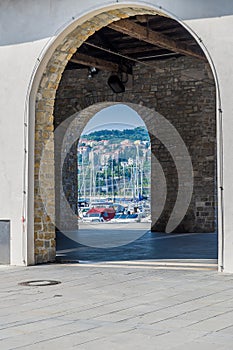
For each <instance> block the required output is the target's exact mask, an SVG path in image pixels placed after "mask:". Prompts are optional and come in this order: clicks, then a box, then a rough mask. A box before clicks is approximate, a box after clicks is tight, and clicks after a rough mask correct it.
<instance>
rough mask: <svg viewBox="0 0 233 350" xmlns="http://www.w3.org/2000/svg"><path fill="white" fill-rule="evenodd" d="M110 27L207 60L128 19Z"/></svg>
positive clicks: (153, 43)
mask: <svg viewBox="0 0 233 350" xmlns="http://www.w3.org/2000/svg"><path fill="white" fill-rule="evenodd" d="M108 27H109V28H111V29H113V30H115V31H117V32H120V33H123V34H126V35H128V36H130V37H132V38H136V39H138V40H142V41H145V42H147V43H149V44H152V45H156V46H159V47H162V48H164V49H167V50H169V51H173V52H176V53H179V54H182V55H186V56H192V57H196V58H199V59H201V60H205V57H204V56H203V55H201V54H200V53H198V52H197V51H196V50H195V49H191V48H188V47H187V45H185V44H183V43H179V41H176V40H173V39H171V38H169V37H168V36H167V35H164V34H162V33H159V32H156V31H154V30H151V29H149V28H146V27H143V26H142V25H139V24H136V23H134V22H133V21H130V20H128V19H123V20H120V21H116V22H113V23H111V24H109V25H108Z"/></svg>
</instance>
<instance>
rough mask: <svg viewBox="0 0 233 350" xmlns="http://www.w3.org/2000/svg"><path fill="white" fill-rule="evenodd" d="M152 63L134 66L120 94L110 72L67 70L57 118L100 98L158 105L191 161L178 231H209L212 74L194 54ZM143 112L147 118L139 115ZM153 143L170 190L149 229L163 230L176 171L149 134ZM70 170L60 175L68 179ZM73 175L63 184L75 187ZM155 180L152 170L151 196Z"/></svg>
mask: <svg viewBox="0 0 233 350" xmlns="http://www.w3.org/2000/svg"><path fill="white" fill-rule="evenodd" d="M152 65H154V67H155V69H153V68H152V69H149V68H147V67H145V66H141V65H137V66H136V67H134V69H133V77H132V81H130V83H129V84H128V86H127V89H126V92H125V93H123V94H114V93H112V91H111V90H110V89H109V87H108V85H107V79H108V76H109V73H103V72H99V74H98V75H96V76H95V77H94V78H93V79H91V80H89V79H87V74H88V73H87V70H86V69H84V70H70V71H65V72H64V74H63V77H62V80H61V83H60V86H59V89H58V91H57V95H56V104H55V124H56V125H59V123H61V122H62V121H63V120H65V119H66V118H67V117H69V116H70V115H72V114H73V113H74V112H75V111H77V110H80V109H83V108H85V107H87V106H88V105H93V104H95V103H98V102H100V101H118V102H122V103H127V102H132V103H137V104H138V105H143V106H146V107H149V108H151V109H153V110H156V111H158V112H159V113H160V114H162V115H163V116H165V117H166V118H167V119H168V120H169V121H170V122H171V123H172V124H173V125H174V126H175V127H176V129H177V130H178V132H179V133H180V135H181V136H182V138H183V140H184V141H185V143H186V145H187V147H188V150H189V152H190V155H191V158H192V162H193V169H194V193H193V198H192V202H191V205H190V208H189V210H188V212H187V215H186V217H185V218H184V220H183V221H182V222H181V224H180V225H179V226H178V227H177V229H176V231H178V232H212V231H214V229H215V158H216V156H215V152H216V151H215V87H214V82H213V79H212V76H211V74H210V72H209V68H208V65H207V64H205V63H203V62H200V61H198V60H196V59H193V58H187V57H183V58H177V59H170V60H166V63H165V62H156V63H153V64H152ZM156 67H157V68H159V69H156ZM141 117H142V119H145V117H144V116H143V115H141ZM80 123H81V121H80ZM82 123H83V121H82ZM149 131H150V130H149ZM151 143H152V153H154V154H155V155H156V157H157V159H158V160H159V162H160V164H161V165H162V167H163V170H164V173H165V175H166V180H167V190H168V196H167V201H166V205H165V208H164V211H163V213H162V215H161V217H160V219H159V221H158V222H157V223H156V225H154V227H153V229H154V230H159V231H164V229H165V226H166V223H167V221H168V218H169V215H170V213H171V211H172V209H173V206H174V203H175V200H176V195H177V188H178V182H177V172H176V167H175V164H174V162H173V160H172V158H171V156H170V154H169V153H168V151H167V150H166V149H165V148H164V146H163V145H161V144H160V142H159V141H158V140H156V139H155V138H154V137H153V135H151ZM70 162H71V163H72V161H71V157H70ZM73 164H75V160H74V161H73ZM68 173H69V172H68V171H67V173H66V176H64V178H66V181H67V179H68V178H69V175H68ZM73 174H75V173H73ZM76 181H77V180H76V178H75V179H74V176H72V173H70V181H69V180H68V181H67V182H66V183H67V186H68V187H69V188H71V187H72V184H73V186H74V187H75V186H76V187H77V183H76ZM155 181H156V172H153V173H152V196H153V193H154V189H153V184H154V183H155ZM72 193H73V195H74V196H73V198H71V197H69V200H70V203H71V204H72V203H73V204H74V203H75V202H76V201H77V197H76V193H75V191H73V192H72ZM154 195H155V194H154Z"/></svg>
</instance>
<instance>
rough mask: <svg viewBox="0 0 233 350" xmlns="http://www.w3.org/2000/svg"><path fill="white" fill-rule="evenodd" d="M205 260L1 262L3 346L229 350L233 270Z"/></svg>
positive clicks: (8, 348) (0, 333)
mask: <svg viewBox="0 0 233 350" xmlns="http://www.w3.org/2000/svg"><path fill="white" fill-rule="evenodd" d="M180 263H181V262H180ZM183 263H185V261H183ZM209 263H210V262H209ZM191 265H192V266H191ZM207 265H208V264H206V268H204V267H203V266H204V263H203V262H202V268H199V267H198V266H195V264H194V265H193V264H190V262H189V268H188V269H183V266H182V264H177V266H176V267H177V268H176V269H173V268H172V267H174V264H172V266H170V267H169V266H167V267H166V268H163V269H160V268H159V267H160V266H158V264H153V262H150V263H148V262H145V264H143V262H142V261H141V263H140V264H138V263H135V264H127V263H126V264H122V265H121V264H119V263H117V264H116V265H114V264H111V263H109V264H108V263H106V262H103V263H88V264H47V265H38V266H31V267H9V266H0V349H1V350H15V349H21V350H24V349H25V350H43V349H46V350H53V349H56V350H57V349H59V350H63V349H64V350H69V349H79V350H92V349H93V350H94V349H95V350H98V349H101V350H105V349H106V350H107V349H108V350H109V349H110V350H121V349H122V350H123V349H124V350H131V349H134V350H135V349H139V350H141V349H143V348H146V349H147V350H150V349H152V350H178V349H179V350H183V349H189V350H202V349H203V350H208V349H211V350H213V349H218V350H230V349H231V348H232V344H233V276H232V275H228V274H222V273H218V272H217V271H216V270H214V269H211V270H210V269H209V267H208V266H207ZM36 280H57V281H59V282H61V283H60V284H57V285H49V286H41V285H39V286H35V285H33V286H24V285H20V284H19V283H20V282H24V281H36Z"/></svg>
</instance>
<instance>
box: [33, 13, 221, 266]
mask: <svg viewBox="0 0 233 350" xmlns="http://www.w3.org/2000/svg"><path fill="white" fill-rule="evenodd" d="M149 13H150V14H156V13H157V12H156V11H150V10H148V9H143V8H124V9H120V10H112V11H108V12H104V13H101V14H100V15H97V16H95V17H93V18H92V19H91V20H89V21H87V22H84V23H83V24H82V25H80V26H79V27H77V28H76V29H75V30H74V31H73V32H71V33H70V34H69V35H67V37H66V38H65V39H64V40H63V41H62V42H61V43H60V44H59V46H58V47H57V49H56V50H55V52H54V54H53V56H52V57H51V59H50V61H49V63H48V65H47V67H46V69H45V71H44V74H43V77H42V79H41V82H40V86H39V90H38V94H37V102H36V117H35V206H34V215H35V226H34V233H35V235H34V237H35V263H42V262H47V261H53V260H54V259H55V253H56V248H55V227H54V224H53V223H52V222H51V219H50V217H48V215H47V212H46V209H45V206H44V204H43V202H42V200H41V196H40V185H39V169H40V161H41V156H42V152H43V149H44V145H45V143H46V141H47V140H48V139H49V138H53V130H54V125H58V124H59V122H60V121H62V120H63V119H64V118H66V117H68V116H70V115H71V114H73V113H74V112H75V111H76V110H77V109H78V110H80V108H81V109H82V108H83V107H86V106H88V105H90V104H93V103H95V102H97V101H103V100H109V101H115V100H119V101H120V102H125V103H127V102H134V103H138V104H139V103H141V104H144V105H147V106H148V107H152V108H155V109H156V110H157V111H159V112H160V113H162V114H163V115H164V116H168V114H169V113H170V112H174V111H175V110H176V108H175V107H177V106H178V108H177V112H176V113H175V114H174V113H173V114H172V115H169V118H172V122H173V124H174V125H175V126H176V127H177V125H176V124H179V123H180V120H181V118H182V119H183V124H184V125H186V127H185V126H183V127H182V128H183V132H181V131H180V130H179V129H182V128H181V126H180V128H179V127H177V129H178V130H179V131H180V132H181V134H182V137H183V138H184V139H185V140H186V141H187V139H188V142H187V145H188V147H189V150H190V153H192V154H193V153H194V151H195V152H197V154H198V155H197V156H196V159H197V160H198V159H199V160H198V161H197V162H194V170H195V174H194V175H195V181H196V185H195V189H198V193H199V195H197V196H196V195H195V203H196V205H194V204H193V203H192V205H191V207H192V208H194V207H195V210H193V212H194V213H195V214H194V215H195V222H196V224H197V226H198V227H200V225H201V226H202V227H204V226H203V225H205V227H206V228H208V227H209V229H210V228H213V217H214V175H213V174H214V166H215V165H214V163H215V111H214V109H215V106H214V101H215V98H214V90H215V89H214V86H213V80H212V77H209V76H208V68H207V66H206V67H205V69H203V63H200V62H194V61H193V63H191V66H190V62H191V61H187V63H185V59H184V61H183V63H181V66H180V69H179V67H178V66H177V76H175V75H176V74H175V68H174V77H173V78H172V76H171V75H170V74H168V73H169V72H168V69H170V68H169V66H167V65H166V64H164V63H162V62H160V63H156V65H157V64H158V65H160V66H161V65H162V66H163V69H164V75H163V77H164V80H163V81H161V82H160V85H159V84H158V77H156V75H154V73H153V72H152V71H151V72H149V71H147V72H144V71H143V69H144V68H143V69H142V67H140V68H139V67H138V68H137V67H136V68H135V69H134V80H133V86H134V87H136V86H137V85H138V84H139V83H140V84H141V88H142V87H143V89H144V90H143V91H141V90H140V89H139V88H138V89H135V88H134V89H133V90H130V89H127V91H126V93H125V94H124V95H122V96H121V95H112V94H111V92H109V90H107V86H106V85H104V84H106V76H104V74H103V73H100V74H99V75H98V79H100V77H101V75H103V81H102V82H101V79H100V80H99V87H100V89H97V88H96V87H95V85H91V83H92V82H89V83H90V84H88V85H87V79H86V75H85V74H86V73H85V71H83V73H81V71H80V70H79V71H76V72H75V71H73V72H65V73H64V74H63V71H64V69H65V66H66V64H67V62H68V60H69V59H70V58H71V57H72V55H73V53H74V52H75V51H76V50H77V48H78V47H80V45H81V44H82V43H83V42H84V41H85V40H86V39H87V38H88V37H89V36H90V35H92V34H93V33H94V32H95V31H97V30H98V29H100V28H102V27H104V26H106V25H108V24H109V23H111V22H112V21H114V20H118V19H121V18H127V17H129V16H133V15H136V14H137V15H139V14H149ZM180 62H182V61H180ZM173 63H174V62H173ZM182 64H183V65H185V69H186V70H187V69H191V68H192V64H193V65H194V66H195V65H200V66H199V69H197V71H198V72H199V73H198V74H199V75H200V74H201V78H200V77H199V78H197V79H196V82H195V81H192V79H191V80H190V81H188V79H186V80H185V78H184V77H183V78H181V75H180V78H178V76H179V74H180V72H181V69H182ZM187 65H188V66H187ZM193 68H194V71H195V67H193ZM165 70H166V73H167V74H165ZM194 71H193V72H192V74H191V76H192V77H193V73H195V72H194ZM137 72H138V74H137ZM178 72H179V74H178ZM203 72H204V73H205V74H204V79H205V80H207V84H206V83H205V85H204V84H201V80H203V76H202V73H203ZM62 74H63V75H62ZM82 74H83V75H82ZM150 74H152V75H153V77H152V76H151V77H150ZM71 75H73V78H72V79H73V83H72V84H71V86H70V87H71V89H70V90H69V91H68V89H67V90H66V94H67V95H63V97H67V100H66V102H68V101H69V103H68V105H67V106H66V107H65V100H62V101H63V102H62V104H63V107H62V106H61V105H60V107H61V109H60V111H59V113H58V112H57V111H58V108H59V105H58V104H59V102H58V101H59V99H57V103H58V104H57V107H56V120H55V121H54V101H55V96H56V91H57V89H58V86H59V82H60V80H61V77H63V81H62V82H61V84H60V92H58V94H57V98H59V96H61V94H63V92H64V91H65V89H64V86H65V85H66V82H65V80H66V79H71ZM142 76H143V78H144V80H143V82H142ZM146 77H147V78H146ZM161 77H162V76H161ZM148 79H149V80H150V81H149V80H148ZM169 79H171V80H169ZM175 79H178V80H177V81H175ZM182 79H184V80H182ZM77 81H78V84H77ZM152 81H153V84H152ZM172 82H173V84H172ZM209 82H210V84H209ZM82 84H83V85H82ZM95 84H96V81H95ZM182 84H183V85H185V84H186V85H185V89H183V88H182ZM142 85H143V86H142ZM158 85H159V86H158ZM82 86H83V89H84V90H83V91H82V92H81V87H82ZM168 86H169V87H170V89H169V88H168ZM78 87H79V88H80V90H78ZM92 88H94V89H92ZM62 89H63V91H62ZM72 89H73V90H72ZM101 89H102V90H101ZM156 89H157V91H156ZM175 90H177V91H176V92H175ZM182 91H183V97H184V99H182V98H179V96H180V95H179V94H180V93H181V92H182ZM201 91H202V93H201ZM73 92H75V94H73ZM177 92H178V95H177ZM194 95H195V96H196V100H198V101H199V102H198V103H197V104H196V103H193V101H191V99H192V98H193V97H194ZM70 97H73V98H70ZM181 97H182V96H181ZM198 97H199V99H198ZM168 102H169V103H170V104H169V106H167V105H168ZM188 106H189V110H188ZM167 107H169V110H168V109H167ZM183 107H185V108H183ZM60 112H61V113H60ZM168 112H169V113H168ZM200 124H201V125H202V126H201V125H200ZM203 125H204V127H203ZM197 126H198V127H197ZM205 126H206V127H205ZM153 147H155V149H152V150H153V152H156V154H158V147H157V146H156V142H152V148H153ZM160 150H161V148H160ZM204 152H205V154H206V156H205V157H204V156H203V155H204ZM164 168H165V166H164ZM168 168H169V171H171V167H168ZM43 169H44V172H45V177H46V178H47V181H46V183H44V184H43V186H44V190H45V191H46V193H47V197H48V203H47V204H48V205H49V206H50V207H51V208H52V209H53V210H54V211H55V180H54V149H53V145H52V144H51V146H50V150H49V152H47V154H46V156H45V158H44V168H43ZM210 169H211V170H210ZM210 174H211V175H210ZM166 175H167V176H168V174H166ZM202 180H203V182H202ZM171 188H172V186H171ZM208 188H209V189H211V190H208V191H207V189H208ZM195 191H197V190H195ZM170 192H171V191H170ZM201 193H202V194H201ZM169 198H171V196H169ZM197 205H198V206H197ZM166 207H167V206H166ZM163 215H165V217H166V215H167V214H166V212H165V213H164V214H163ZM192 216H193V214H192V215H190V217H192Z"/></svg>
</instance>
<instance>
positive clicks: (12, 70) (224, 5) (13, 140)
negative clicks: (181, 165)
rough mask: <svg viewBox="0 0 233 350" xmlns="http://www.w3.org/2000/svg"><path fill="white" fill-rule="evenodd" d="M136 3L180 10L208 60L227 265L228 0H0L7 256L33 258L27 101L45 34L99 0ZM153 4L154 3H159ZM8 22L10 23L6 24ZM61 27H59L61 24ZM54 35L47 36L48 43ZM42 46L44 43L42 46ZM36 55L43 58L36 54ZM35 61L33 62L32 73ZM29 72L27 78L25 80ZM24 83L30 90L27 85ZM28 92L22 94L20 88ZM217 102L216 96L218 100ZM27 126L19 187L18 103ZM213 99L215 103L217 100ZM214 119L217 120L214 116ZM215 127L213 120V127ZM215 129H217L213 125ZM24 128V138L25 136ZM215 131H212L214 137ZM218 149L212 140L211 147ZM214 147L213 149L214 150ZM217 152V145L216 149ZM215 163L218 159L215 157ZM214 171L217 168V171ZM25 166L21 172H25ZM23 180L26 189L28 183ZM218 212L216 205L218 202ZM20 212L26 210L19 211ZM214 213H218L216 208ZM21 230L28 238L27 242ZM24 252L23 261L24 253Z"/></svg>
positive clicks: (231, 235)
mask: <svg viewBox="0 0 233 350" xmlns="http://www.w3.org/2000/svg"><path fill="white" fill-rule="evenodd" d="M129 5H130V6H141V7H145V6H148V7H151V8H155V9H158V8H159V7H162V10H163V11H164V12H165V13H168V14H171V16H174V18H178V19H179V18H180V19H181V20H182V21H183V23H184V24H185V25H188V26H189V27H190V28H191V29H192V30H193V31H194V32H195V33H196V34H197V35H198V36H199V37H200V38H201V40H202V42H203V44H204V45H205V46H206V48H207V50H208V51H209V54H210V56H211V58H212V60H213V63H214V65H215V68H216V72H217V77H218V83H219V88H220V89H219V91H220V95H221V108H222V110H223V141H224V145H223V146H224V147H223V150H224V155H223V179H222V180H223V183H220V182H219V184H218V185H219V187H223V210H224V212H223V217H224V220H223V228H224V245H223V248H224V249H223V250H224V254H223V259H221V252H222V248H221V232H222V222H221V220H219V226H220V230H219V232H220V237H219V242H220V244H219V252H220V265H222V264H223V267H224V271H226V272H233V255H232V253H231V252H232V248H233V232H232V231H233V229H232V222H233V203H232V200H231V198H233V183H232V179H233V163H232V161H231V157H232V154H233V142H232V140H231V131H232V130H233V118H232V114H233V99H232V97H231V87H232V85H233V64H232V62H233V50H232V47H233V39H232V35H231V33H232V31H233V16H232V14H233V4H231V3H230V2H229V1H227V0H224V1H222V2H221V4H219V1H217V0H216V1H213V0H211V1H210V0H207V1H205V2H203V1H192V0H189V1H187V0H176V1H172V2H171V1H168V0H161V1H153V0H150V1H147V2H144V1H128V2H125V1H90V0H89V1H88V0H85V1H79V2H77V1H75V0H67V1H65V2H64V1H62V0H51V1H45V0H41V1H30V0H19V1H17V2H15V1H4V0H3V1H1V4H0V23H1V24H0V34H1V35H0V45H1V46H0V50H1V51H0V71H1V82H0V106H1V119H0V125H1V129H0V133H1V135H0V136H1V137H0V166H1V172H0V220H1V219H9V220H10V221H11V238H12V240H11V263H12V264H17V265H22V264H25V263H26V264H30V263H33V225H32V223H33V149H32V148H33V126H34V124H33V118H34V111H33V108H34V107H33V102H34V92H35V90H36V86H37V84H38V83H39V79H40V76H41V74H42V72H43V66H44V65H45V64H46V60H48V59H49V57H50V55H51V54H52V51H53V46H50V44H52V42H53V40H54V39H56V37H58V40H59V38H60V36H59V35H60V34H61V33H63V34H62V36H63V35H65V34H66V32H69V31H70V30H71V29H72V28H73V27H75V26H76V25H77V24H78V22H79V21H80V22H82V21H83V20H84V19H85V18H90V17H92V16H93V15H94V14H95V13H98V12H101V11H103V10H104V7H107V8H109V9H110V8H111V7H120V6H129ZM160 10H161V8H160ZM9 23H10V25H9ZM64 30H65V31H64ZM55 45H56V42H54V46H55ZM49 47H50V49H49V50H47V49H48V48H49ZM43 57H44V60H43ZM41 61H42V62H41ZM35 66H37V67H39V68H38V70H37V72H36V73H35V74H34V68H35ZM31 79H32V80H31ZM31 89H32V90H31ZM28 92H31V94H30V98H31V99H29V98H28V96H27V94H28ZM218 102H219V101H218ZM27 103H28V106H27V107H28V109H26V112H29V114H28V115H27V117H28V120H29V122H30V123H29V125H28V126H27V127H29V128H28V129H26V130H29V131H26V148H28V146H29V150H28V149H27V152H28V154H29V163H27V164H26V165H27V168H26V185H27V186H26V195H24V194H23V190H24V186H23V183H24V179H23V175H24V171H25V170H24V148H25V144H24V136H25V135H24V132H25V126H24V122H25V120H24V118H25V104H26V105H27ZM218 107H219V105H218ZM217 122H218V123H219V121H217ZM219 130H220V128H219ZM219 130H218V131H219ZM29 134H30V139H29V144H28V138H27V136H28V135H29ZM219 137H221V136H220V135H219V134H218V140H219ZM219 150H220V148H219ZM220 151H221V150H220ZM220 153H221V152H220ZM218 164H219V165H220V161H219V162H218ZM220 173H221V171H220V169H219V175H220ZM28 174H29V176H28ZM28 184H29V185H30V186H29V189H28ZM23 198H25V199H26V200H27V209H28V208H29V211H28V212H27V210H26V212H25V215H26V216H27V218H26V219H27V221H26V225H25V229H26V232H25V234H24V233H23V225H22V221H21V216H22V207H23ZM219 204H220V206H219V212H220V213H222V207H221V203H219ZM27 214H28V215H27ZM219 219H221V217H220V216H219ZM26 236H28V238H29V243H28V250H27V248H26V247H27V244H26V243H27V242H26ZM24 260H25V261H24Z"/></svg>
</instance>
